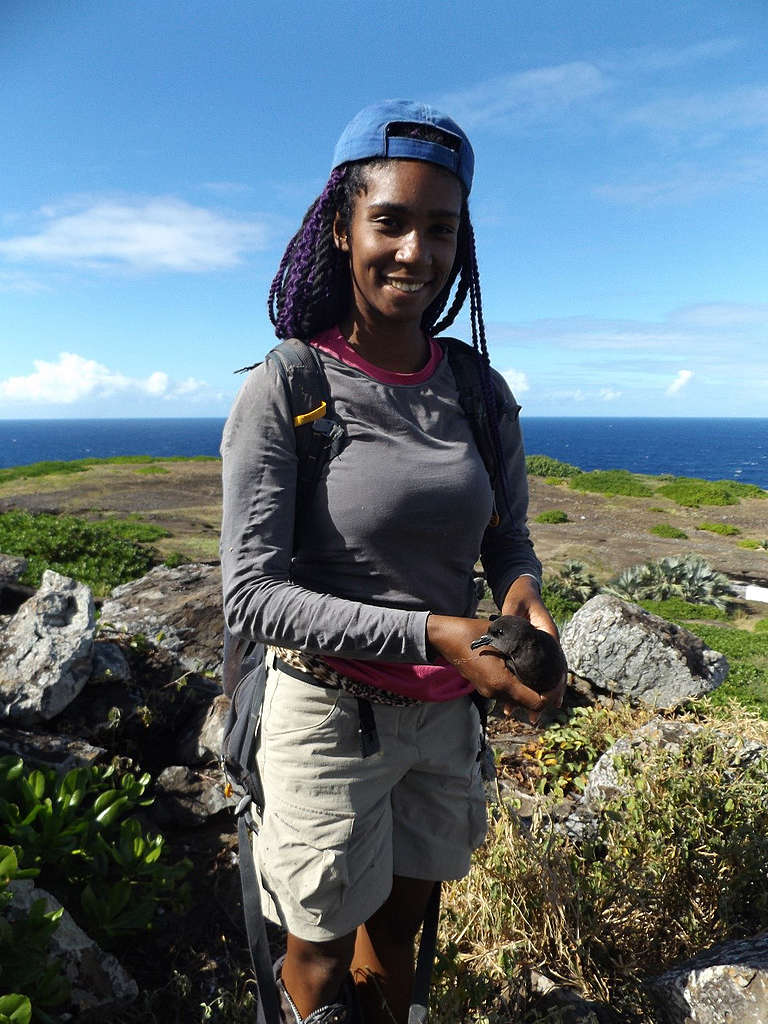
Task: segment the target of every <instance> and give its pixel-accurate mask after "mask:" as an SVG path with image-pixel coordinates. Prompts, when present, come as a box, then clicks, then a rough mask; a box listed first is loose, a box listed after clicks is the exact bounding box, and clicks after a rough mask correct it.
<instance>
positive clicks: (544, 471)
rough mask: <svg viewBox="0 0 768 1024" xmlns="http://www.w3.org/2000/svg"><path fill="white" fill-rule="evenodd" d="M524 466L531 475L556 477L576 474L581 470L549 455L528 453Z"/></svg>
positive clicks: (560, 477) (561, 477)
mask: <svg viewBox="0 0 768 1024" xmlns="http://www.w3.org/2000/svg"><path fill="white" fill-rule="evenodd" d="M525 468H526V470H527V472H528V473H529V474H530V475H531V476H543V477H556V478H558V479H563V478H565V477H570V476H578V474H579V473H581V472H582V471H581V470H580V469H579V467H578V466H572V465H571V463H570V462H560V460H559V459H553V458H552V456H551V455H528V456H526V459H525Z"/></svg>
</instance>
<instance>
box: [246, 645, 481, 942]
mask: <svg viewBox="0 0 768 1024" xmlns="http://www.w3.org/2000/svg"><path fill="white" fill-rule="evenodd" d="M268 664H269V663H268ZM371 706H372V708H373V713H374V717H375V720H376V731H377V733H378V737H379V744H380V749H379V751H378V752H377V753H375V754H371V755H369V756H368V757H365V758H364V757H363V756H362V754H361V751H360V735H359V726H360V716H359V711H358V702H357V698H355V697H353V696H350V695H349V694H347V693H346V692H344V691H343V690H338V689H332V688H328V687H324V686H321V685H316V684H313V683H311V682H309V681H306V680H304V679H297V678H295V677H294V676H292V675H288V674H287V673H286V672H283V671H281V670H280V669H279V668H277V667H276V666H275V665H274V664H272V665H270V666H269V667H268V671H267V683H266V693H265V697H264V707H263V711H262V719H261V726H260V729H259V735H258V742H257V763H258V767H259V771H260V774H261V779H262V785H263V789H264V815H263V820H262V822H261V827H260V828H259V830H258V832H257V833H256V835H255V836H254V840H253V846H254V856H255V859H256V865H257V872H258V874H259V876H260V882H261V888H262V906H263V909H264V915H265V917H267V918H268V919H269V920H272V921H274V922H276V923H278V924H281V925H282V926H283V927H284V928H286V929H287V930H288V931H289V932H291V934H293V935H296V936H297V937H298V938H301V939H305V940H309V941H313V942H323V941H327V940H329V939H335V938H340V937H341V936H343V935H346V934H348V933H349V932H352V931H354V930H355V929H356V928H357V926H358V925H360V924H362V923H363V922H364V921H366V920H368V918H369V917H370V916H371V915H372V914H373V913H374V912H375V911H376V910H378V908H379V907H380V906H381V905H382V904H383V903H384V902H385V900H386V899H387V897H388V896H389V893H390V891H391V888H392V877H393V875H403V876H405V877H408V878H418V879H426V880H432V881H437V880H445V879H455V878H462V877H463V876H464V875H466V874H467V872H468V871H469V865H470V858H471V854H472V851H473V850H474V849H476V848H477V847H478V846H479V845H480V844H481V843H482V842H483V840H484V838H485V833H486V829H487V822H486V809H485V794H484V789H483V783H482V780H481V777H480V764H479V761H478V751H479V748H480V741H481V726H480V717H479V715H478V712H477V709H476V708H475V706H474V704H473V703H472V701H471V699H470V698H469V697H460V698H457V699H456V700H452V701H446V702H442V703H420V704H412V705H407V706H405V707H390V706H388V705H384V704H372V705H371Z"/></svg>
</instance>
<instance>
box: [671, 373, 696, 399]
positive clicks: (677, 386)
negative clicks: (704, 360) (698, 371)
mask: <svg viewBox="0 0 768 1024" xmlns="http://www.w3.org/2000/svg"><path fill="white" fill-rule="evenodd" d="M692 376H693V370H680V372H679V373H678V375H677V376H676V377H675V379H674V380H673V381H672V383H671V384H670V385H669V387H668V388H667V390H666V391H665V394H667V395H676V394H677V393H678V392H679V391H682V389H683V388H684V387H685V385H686V384H687V383H688V381H689V380H690V379H691V377H692Z"/></svg>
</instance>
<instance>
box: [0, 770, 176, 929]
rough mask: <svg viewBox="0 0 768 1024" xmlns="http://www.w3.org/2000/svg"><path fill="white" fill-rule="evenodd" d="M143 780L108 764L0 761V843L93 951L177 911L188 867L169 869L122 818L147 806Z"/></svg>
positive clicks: (160, 847) (133, 823) (159, 849)
mask: <svg viewBox="0 0 768 1024" xmlns="http://www.w3.org/2000/svg"><path fill="white" fill-rule="evenodd" d="M149 783H150V776H149V775H148V774H144V775H141V776H139V777H138V778H137V777H136V776H134V775H132V774H131V773H129V772H126V773H124V774H122V776H118V773H117V770H116V768H115V766H114V765H110V766H108V767H100V766H91V767H88V768H74V769H72V771H70V772H67V774H66V775H64V776H60V775H58V774H57V773H56V771H55V770H54V769H52V768H50V769H35V770H34V771H27V770H26V769H25V767H24V763H23V761H22V760H21V758H18V757H15V756H14V755H7V756H5V757H2V758H0V842H2V843H4V844H6V845H8V846H12V847H14V849H15V850H16V852H17V854H18V856H19V857H20V859H21V864H22V866H23V867H24V868H25V869H34V871H35V872H36V873H38V874H39V884H40V885H41V886H42V887H43V888H45V889H48V890H49V891H50V892H52V893H54V895H56V896H57V898H58V899H59V900H60V901H61V902H62V903H63V904H64V905H65V906H66V907H67V909H68V910H69V911H70V913H71V914H72V915H73V916H74V917H75V919H76V920H79V921H80V923H81V924H82V926H83V928H84V929H85V930H86V932H87V933H88V934H89V935H90V936H91V937H92V938H94V939H95V940H96V941H97V942H98V943H99V944H100V945H102V946H106V947H110V946H114V944H115V940H116V939H118V938H120V937H122V936H126V935H133V934H136V933H137V932H142V931H146V930H147V929H148V928H151V926H152V922H153V921H154V919H155V917H156V915H157V914H158V912H161V911H162V909H163V908H164V907H176V906H180V905H183V903H184V902H185V900H186V895H187V892H186V888H185V886H183V885H182V884H181V880H182V878H183V876H184V875H185V874H186V873H187V871H188V870H189V867H190V866H191V865H190V863H189V861H179V862H178V863H176V864H169V863H168V862H167V860H166V858H165V849H164V846H165V840H164V839H163V837H162V836H161V835H153V834H150V833H148V832H145V831H144V828H143V827H142V825H141V824H140V822H139V820H138V819H137V818H136V817H132V816H131V812H133V811H138V810H140V809H141V808H143V807H146V806H147V805H148V804H150V803H152V798H151V797H148V796H147V794H146V790H147V787H148V786H149Z"/></svg>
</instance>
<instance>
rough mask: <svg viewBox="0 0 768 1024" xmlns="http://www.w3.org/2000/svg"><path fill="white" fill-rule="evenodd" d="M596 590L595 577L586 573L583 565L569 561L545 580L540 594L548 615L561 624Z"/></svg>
mask: <svg viewBox="0 0 768 1024" xmlns="http://www.w3.org/2000/svg"><path fill="white" fill-rule="evenodd" d="M598 590H599V587H598V584H597V581H596V580H595V577H594V576H593V575H592V574H591V573H590V572H587V570H586V569H585V568H584V564H583V563H582V562H579V561H577V560H576V559H569V560H568V561H567V562H565V563H564V564H563V566H562V568H561V569H560V570H559V572H558V573H557V574H555V575H554V576H547V577H546V578H545V580H544V585H543V587H542V591H541V594H542V598H543V600H544V604H545V605H546V606H547V608H548V610H549V613H550V615H551V616H552V617H553V618H554V619H555V621H556V622H559V623H561V624H562V623H564V622H566V621H567V620H568V619H570V617H571V616H572V615H573V613H574V612H576V611H578V609H579V608H580V607H581V606H582V605H583V604H584V602H585V601H588V600H589V599H590V597H594V596H595V594H596V593H597V592H598Z"/></svg>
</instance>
